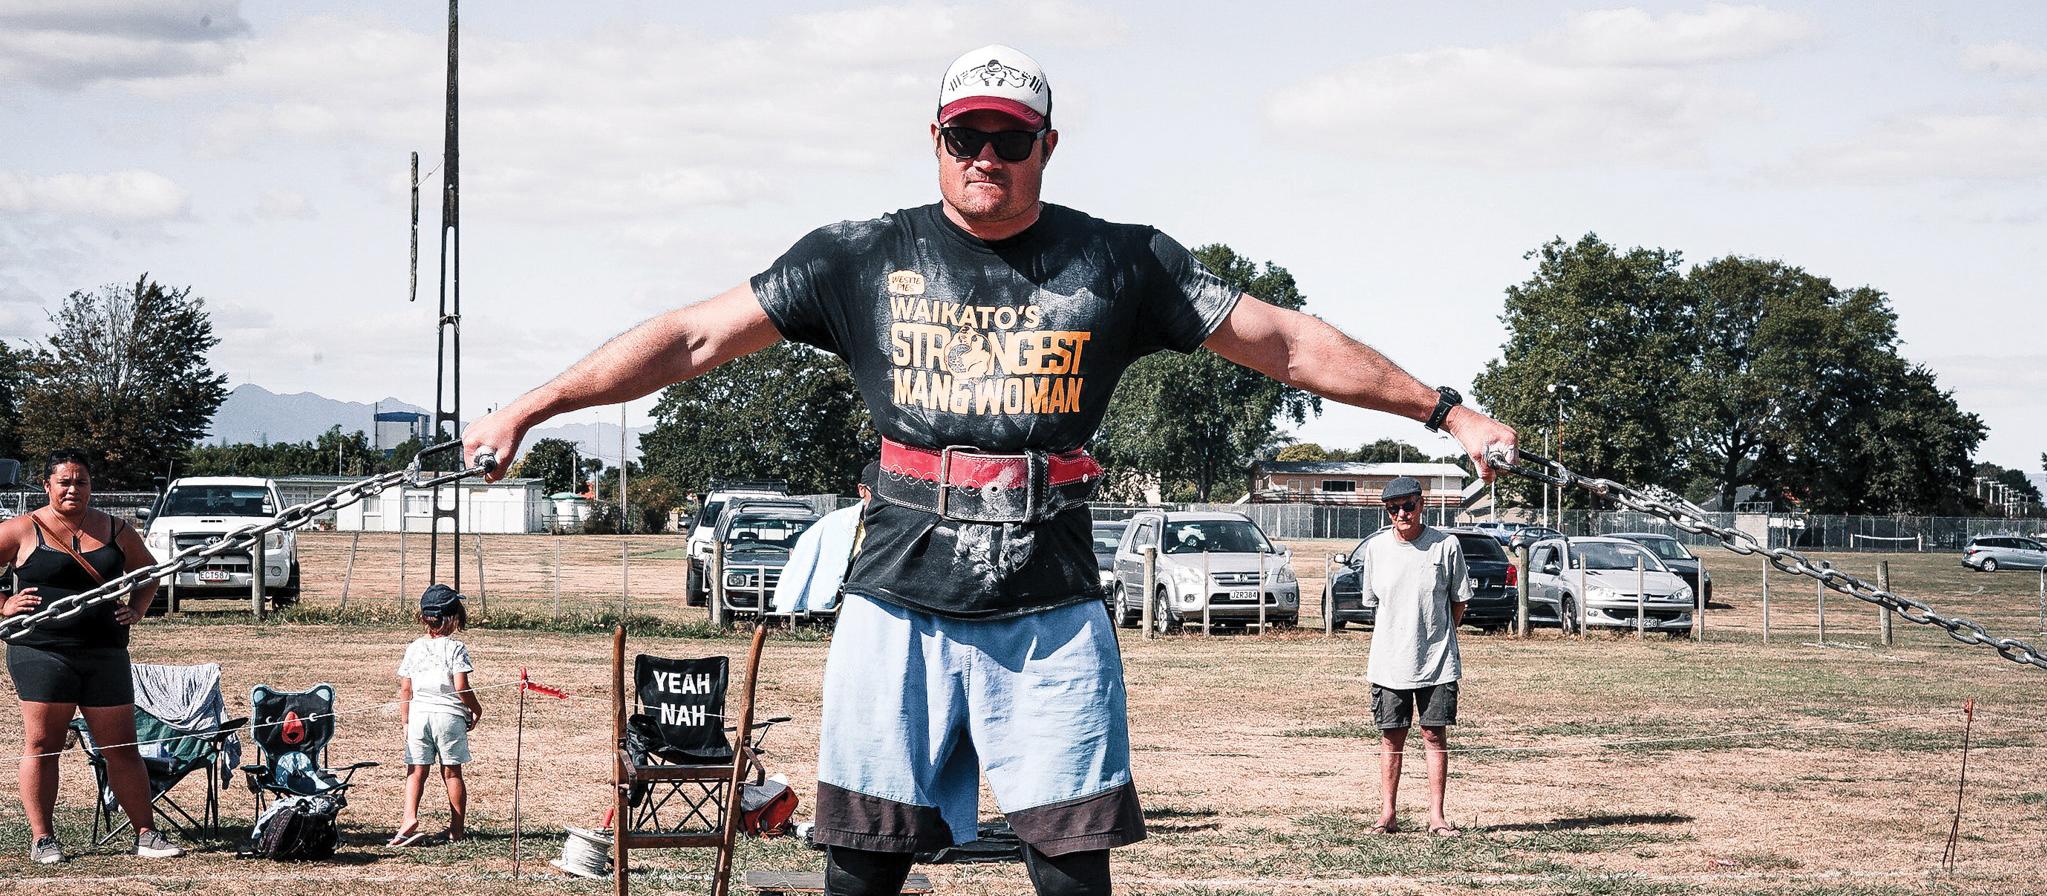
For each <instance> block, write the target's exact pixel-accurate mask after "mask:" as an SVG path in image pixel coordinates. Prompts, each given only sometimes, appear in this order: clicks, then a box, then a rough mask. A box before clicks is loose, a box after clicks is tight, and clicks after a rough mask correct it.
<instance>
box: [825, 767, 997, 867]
mask: <svg viewBox="0 0 2047 896" xmlns="http://www.w3.org/2000/svg"><path fill="white" fill-rule="evenodd" d="M813 817H814V819H815V824H816V827H814V828H812V829H811V834H810V838H811V840H812V841H814V842H816V843H818V844H820V845H823V846H843V847H846V848H848V849H864V850H867V851H868V852H928V851H931V850H937V849H944V848H946V847H948V846H954V845H956V844H955V843H954V842H953V836H952V827H951V826H950V825H947V824H946V823H945V816H944V815H942V814H940V813H939V811H938V807H936V806H918V805H913V804H910V803H904V802H898V801H896V800H892V799H888V798H886V797H879V796H875V795H873V794H867V793H861V792H859V791H857V790H848V789H846V788H844V787H840V786H838V785H836V784H828V783H826V782H824V781H819V782H817V811H816V813H815V814H814V816H813ZM968 839H972V838H968Z"/></svg>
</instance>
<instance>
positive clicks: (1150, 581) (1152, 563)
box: [1140, 545, 1166, 641]
mask: <svg viewBox="0 0 2047 896" xmlns="http://www.w3.org/2000/svg"><path fill="white" fill-rule="evenodd" d="M1141 550H1142V551H1143V552H1144V611H1143V613H1142V614H1140V615H1141V617H1142V620H1143V625H1144V639H1145V640H1147V641H1149V640H1151V639H1153V638H1156V637H1158V632H1157V631H1156V630H1155V629H1154V626H1153V624H1152V622H1153V619H1152V617H1153V616H1155V615H1156V614H1157V613H1162V612H1165V609H1166V608H1165V607H1157V606H1154V604H1155V603H1156V601H1155V600H1154V599H1153V593H1154V592H1156V591H1157V590H1158V587H1159V549H1158V548H1157V547H1156V546H1154V545H1145V546H1144V547H1143V548H1142V549H1141Z"/></svg>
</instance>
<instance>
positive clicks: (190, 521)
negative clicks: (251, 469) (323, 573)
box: [138, 476, 299, 606]
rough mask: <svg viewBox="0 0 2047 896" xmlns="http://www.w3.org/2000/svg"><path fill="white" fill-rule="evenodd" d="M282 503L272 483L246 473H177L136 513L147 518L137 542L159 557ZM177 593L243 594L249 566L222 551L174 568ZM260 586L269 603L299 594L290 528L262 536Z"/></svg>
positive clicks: (266, 515)
mask: <svg viewBox="0 0 2047 896" xmlns="http://www.w3.org/2000/svg"><path fill="white" fill-rule="evenodd" d="M283 506H284V504H283V502H282V501H280V500H278V497H277V483H275V482H272V481H270V480H268V479H262V478H257V477H250V476H201V477H193V478H187V479H180V480H178V481H176V482H173V483H171V484H170V487H169V488H167V489H165V490H164V493H163V496H162V497H161V498H159V499H158V500H157V502H156V506H155V507H152V508H149V509H148V510H147V511H144V512H143V513H141V514H138V515H139V516H141V517H142V518H143V519H144V520H145V521H146V522H147V524H148V528H146V529H144V530H143V536H142V538H143V542H144V543H145V544H147V545H149V552H150V553H151V554H154V555H155V556H156V560H157V562H162V561H164V560H166V559H169V557H170V556H171V555H172V554H175V553H177V552H178V551H182V550H184V549H186V548H188V547H192V546H194V545H206V544H212V543H213V542H216V541H219V540H220V539H221V536H223V535H226V534H227V533H229V532H233V531H234V530H236V529H239V528H241V527H243V526H247V525H251V524H257V523H264V522H268V521H269V520H270V518H271V517H272V516H274V515H275V514H276V513H277V511H278V510H279V509H281V508H282V507H283ZM176 578H177V581H176V582H175V583H172V582H169V581H166V582H165V583H164V584H166V585H172V584H175V586H176V588H177V591H178V599H179V600H183V599H185V598H206V597H226V598H237V597H248V596H249V588H250V578H251V570H250V567H249V555H248V554H246V553H238V552H237V553H227V554H222V555H220V556H218V557H215V558H213V559H211V560H209V561H207V563H206V565H205V566H203V567H200V568H199V569H197V570H193V571H190V572H182V573H178V574H177V576H176ZM263 592H264V593H265V594H267V595H269V597H270V602H271V604H272V605H273V606H281V605H284V604H289V603H294V602H296V601H297V600H298V596H299V561H298V541H297V539H296V538H295V537H294V536H293V535H292V533H290V532H283V531H278V532H272V533H270V534H268V535H265V536H264V537H263Z"/></svg>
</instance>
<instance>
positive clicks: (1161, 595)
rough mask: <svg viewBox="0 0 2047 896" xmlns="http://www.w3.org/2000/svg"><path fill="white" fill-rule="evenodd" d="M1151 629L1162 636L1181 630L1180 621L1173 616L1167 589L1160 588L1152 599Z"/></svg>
mask: <svg viewBox="0 0 2047 896" xmlns="http://www.w3.org/2000/svg"><path fill="white" fill-rule="evenodd" d="M1151 627H1152V628H1153V629H1154V630H1156V631H1157V632H1158V633H1159V634H1161V635H1170V634H1172V633H1174V632H1177V631H1179V630H1180V620H1179V619H1177V618H1175V617H1174V616H1173V609H1172V606H1171V605H1170V602H1169V601H1167V600H1166V589H1164V588H1160V589H1159V591H1158V594H1157V595H1156V596H1154V597H1153V598H1152V608H1151Z"/></svg>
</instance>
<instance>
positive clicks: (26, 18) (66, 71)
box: [0, 0, 249, 89]
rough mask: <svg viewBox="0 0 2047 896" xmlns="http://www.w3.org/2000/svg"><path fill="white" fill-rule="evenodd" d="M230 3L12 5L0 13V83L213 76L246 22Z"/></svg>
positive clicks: (57, 84)
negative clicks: (200, 74) (188, 75)
mask: <svg viewBox="0 0 2047 896" xmlns="http://www.w3.org/2000/svg"><path fill="white" fill-rule="evenodd" d="M240 7H241V4H240V3H239V2H235V0H126V2H124V0H17V2H13V3H9V4H7V5H6V6H5V8H0V81H18V82H19V81H25V82H29V83H34V84H39V85H42V86H44V87H52V88H58V89H71V88H77V87H82V86H85V85H88V84H92V83H96V82H100V81H125V80H142V79H150V78H161V77H172V76H178V75H186V74H192V73H196V72H212V71H219V70H221V69H222V68H223V67H224V66H226V65H227V64H228V63H229V62H230V61H232V60H233V59H234V58H235V54H236V51H237V47H238V44H239V43H240V41H241V40H242V39H244V38H246V37H247V36H248V35H249V24H248V22H246V21H244V20H243V19H242V16H241V9H240Z"/></svg>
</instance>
